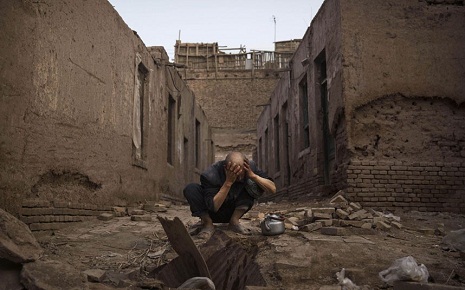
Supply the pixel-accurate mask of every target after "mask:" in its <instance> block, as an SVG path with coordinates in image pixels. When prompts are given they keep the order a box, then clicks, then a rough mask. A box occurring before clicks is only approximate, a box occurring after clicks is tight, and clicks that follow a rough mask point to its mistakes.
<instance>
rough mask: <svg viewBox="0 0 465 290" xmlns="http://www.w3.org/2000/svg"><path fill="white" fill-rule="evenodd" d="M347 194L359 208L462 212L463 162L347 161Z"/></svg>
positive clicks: (464, 202)
mask: <svg viewBox="0 0 465 290" xmlns="http://www.w3.org/2000/svg"><path fill="white" fill-rule="evenodd" d="M347 173H348V179H347V181H348V185H349V186H348V188H347V192H348V195H349V198H350V199H351V201H358V202H360V203H361V204H363V206H367V207H377V208H385V209H388V210H394V209H395V208H403V209H408V210H418V211H438V212H442V211H448V212H457V213H463V212H465V162H462V163H444V162H419V163H408V162H389V161H385V162H382V161H379V162H377V161H351V163H350V164H349V167H348V170H347Z"/></svg>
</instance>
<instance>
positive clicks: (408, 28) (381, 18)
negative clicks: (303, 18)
mask: <svg viewBox="0 0 465 290" xmlns="http://www.w3.org/2000/svg"><path fill="white" fill-rule="evenodd" d="M341 11H342V14H343V15H342V17H343V22H342V33H343V49H342V53H343V66H344V72H343V84H344V95H345V101H346V103H345V110H346V112H347V113H346V118H347V121H348V122H347V128H348V136H349V146H348V149H349V150H350V152H351V155H352V160H351V162H350V164H349V168H348V171H347V173H348V190H349V191H350V192H351V196H352V198H353V199H356V200H359V201H362V202H363V203H364V204H367V205H370V206H376V205H377V206H385V207H389V208H393V207H403V208H411V209H417V210H433V211H444V210H447V211H456V212H460V211H462V212H463V210H464V205H465V195H464V194H463V193H464V192H463V184H464V180H465V177H464V175H463V167H464V164H465V163H464V162H465V153H464V151H463V150H464V146H465V143H464V139H465V135H464V134H465V125H464V124H465V109H464V108H465V107H464V102H465V86H464V85H463V79H464V78H465V69H464V67H465V66H464V64H465V34H464V33H463V31H464V29H465V6H464V3H463V1H413V0H412V1H394V0H391V1H341ZM360 15H364V17H360Z"/></svg>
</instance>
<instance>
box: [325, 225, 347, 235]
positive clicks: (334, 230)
mask: <svg viewBox="0 0 465 290" xmlns="http://www.w3.org/2000/svg"><path fill="white" fill-rule="evenodd" d="M320 233H321V234H323V235H328V236H345V235H347V232H346V230H345V229H344V228H341V227H324V228H321V229H320Z"/></svg>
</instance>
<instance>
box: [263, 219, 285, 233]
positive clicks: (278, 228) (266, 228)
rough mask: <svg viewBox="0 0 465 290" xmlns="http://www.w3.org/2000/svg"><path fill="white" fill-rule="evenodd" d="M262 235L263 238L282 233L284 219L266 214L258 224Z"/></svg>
mask: <svg viewBox="0 0 465 290" xmlns="http://www.w3.org/2000/svg"><path fill="white" fill-rule="evenodd" d="M260 228H261V229H262V234H264V235H265V236H274V235H280V234H282V233H284V230H285V227H284V217H283V216H281V215H277V214H268V215H266V216H265V219H264V220H262V221H261V222H260Z"/></svg>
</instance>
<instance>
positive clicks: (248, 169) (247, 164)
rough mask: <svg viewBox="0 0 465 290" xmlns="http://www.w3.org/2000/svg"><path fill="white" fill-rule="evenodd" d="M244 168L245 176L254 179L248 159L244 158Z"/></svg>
mask: <svg viewBox="0 0 465 290" xmlns="http://www.w3.org/2000/svg"><path fill="white" fill-rule="evenodd" d="M244 170H245V173H246V174H247V176H248V177H249V178H250V179H255V176H256V174H255V172H253V170H252V169H251V168H250V164H249V159H245V160H244Z"/></svg>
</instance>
